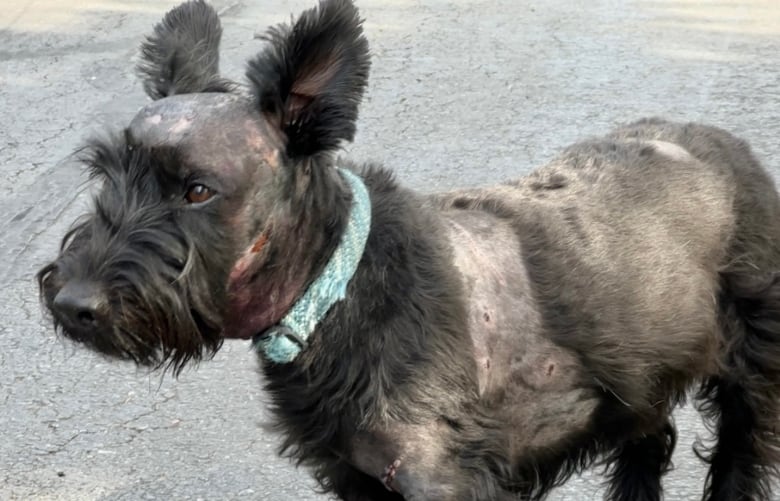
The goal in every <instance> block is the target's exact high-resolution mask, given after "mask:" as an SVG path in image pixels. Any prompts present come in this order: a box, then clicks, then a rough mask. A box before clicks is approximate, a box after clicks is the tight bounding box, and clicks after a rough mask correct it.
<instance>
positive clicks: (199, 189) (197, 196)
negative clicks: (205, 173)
mask: <svg viewBox="0 0 780 501" xmlns="http://www.w3.org/2000/svg"><path fill="white" fill-rule="evenodd" d="M213 196H214V192H213V191H212V190H211V188H209V187H208V186H204V185H202V184H193V185H192V186H190V188H189V189H188V190H187V194H186V195H184V198H185V199H186V200H187V202H188V203H191V204H202V203H203V202H205V201H206V200H208V199H210V198H211V197H213Z"/></svg>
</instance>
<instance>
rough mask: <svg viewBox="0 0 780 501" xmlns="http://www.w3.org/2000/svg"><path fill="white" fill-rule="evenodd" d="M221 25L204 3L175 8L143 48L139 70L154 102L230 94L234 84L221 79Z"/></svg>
mask: <svg viewBox="0 0 780 501" xmlns="http://www.w3.org/2000/svg"><path fill="white" fill-rule="evenodd" d="M220 38H222V26H221V25H220V22H219V16H218V15H217V13H216V11H214V9H213V8H212V7H211V6H210V5H208V4H207V3H206V2H204V1H203V0H190V1H188V2H186V3H183V4H181V5H179V6H178V7H175V8H173V9H172V10H170V11H169V12H168V13H167V14H165V17H164V18H163V20H162V21H160V23H158V24H157V25H156V26H155V27H154V32H153V33H152V34H151V35H149V36H148V37H146V41H145V42H144V43H143V44H142V45H141V60H140V62H139V63H138V66H137V68H136V70H137V72H138V75H139V76H140V77H141V79H142V81H143V86H144V90H145V91H146V93H147V94H148V95H149V97H151V98H152V99H160V98H163V97H166V96H172V95H174V94H187V93H193V92H229V91H230V90H231V89H232V87H233V84H231V82H229V81H228V80H224V79H222V78H221V77H220V76H219V41H220Z"/></svg>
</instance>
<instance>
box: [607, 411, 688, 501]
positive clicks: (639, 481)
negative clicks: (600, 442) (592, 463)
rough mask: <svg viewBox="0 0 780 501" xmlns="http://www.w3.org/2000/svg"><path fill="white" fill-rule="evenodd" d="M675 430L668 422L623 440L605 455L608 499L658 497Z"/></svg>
mask: <svg viewBox="0 0 780 501" xmlns="http://www.w3.org/2000/svg"><path fill="white" fill-rule="evenodd" d="M676 441H677V433H676V431H675V429H674V426H673V425H672V423H671V422H669V421H667V422H666V424H665V426H664V427H663V428H661V429H660V430H659V431H658V432H657V433H655V434H652V435H650V434H648V435H645V436H643V437H642V438H639V439H635V440H629V441H626V442H625V443H624V444H623V445H621V446H620V447H619V448H618V449H616V450H615V451H614V453H612V454H611V455H610V456H609V457H608V458H607V462H608V466H609V470H608V473H607V477H608V481H609V485H608V487H607V495H606V499H608V500H609V501H660V499H661V492H662V489H661V477H662V476H663V474H664V473H666V472H667V470H668V469H669V467H670V465H671V459H672V452H673V451H674V445H675V443H676Z"/></svg>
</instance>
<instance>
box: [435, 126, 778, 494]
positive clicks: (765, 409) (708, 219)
mask: <svg viewBox="0 0 780 501" xmlns="http://www.w3.org/2000/svg"><path fill="white" fill-rule="evenodd" d="M433 198H434V200H435V203H436V204H437V205H438V207H440V208H441V209H442V210H443V211H444V214H445V215H447V217H450V218H454V219H458V218H459V217H460V216H458V215H457V213H458V212H460V211H463V210H468V211H477V212H487V213H490V217H497V218H498V219H499V220H502V221H506V222H508V223H509V224H511V226H512V228H513V229H514V231H515V235H516V237H517V238H516V240H515V242H516V243H517V245H518V260H521V261H522V266H524V267H525V271H526V273H527V277H528V281H529V288H530V290H531V294H532V296H533V297H534V301H535V303H536V307H537V308H538V313H539V315H538V316H539V318H541V319H542V322H541V323H542V325H541V336H542V337H544V338H546V339H547V340H550V341H552V342H553V343H554V344H555V345H556V346H559V347H563V348H565V349H566V350H568V351H569V353H572V354H574V355H575V356H576V357H577V358H578V359H579V360H580V361H581V363H582V366H583V369H584V370H583V372H584V373H585V374H587V375H588V377H591V378H593V380H594V381H596V383H597V384H598V385H600V386H602V387H603V389H604V390H605V391H606V392H608V393H610V394H611V395H612V396H613V397H614V399H615V401H616V402H615V403H616V405H615V406H614V408H612V409H611V410H610V411H609V412H607V413H606V414H611V415H613V417H614V415H617V414H621V413H623V414H625V416H627V417H626V419H628V420H630V421H633V422H632V424H631V426H632V427H634V428H633V429H632V430H631V433H637V434H643V433H644V434H648V435H650V436H652V435H654V434H660V435H665V434H667V432H666V431H659V430H658V428H657V427H658V423H659V419H658V418H659V417H660V416H664V415H666V414H667V413H668V412H670V411H671V408H673V407H674V405H675V404H676V403H677V402H678V401H680V400H682V399H683V398H684V397H685V391H686V389H687V388H689V387H690V385H691V384H692V383H694V382H696V381H699V380H703V381H704V382H705V383H704V385H703V387H702V390H701V392H700V395H699V396H700V398H702V400H703V402H704V403H703V404H702V408H703V410H704V411H705V412H706V413H707V414H708V417H710V418H712V419H713V420H714V421H716V422H719V426H720V428H719V430H718V435H719V440H720V445H719V446H717V447H715V448H713V450H712V451H709V457H708V459H709V461H710V462H711V463H713V465H714V466H713V472H714V473H712V474H711V477H712V478H713V479H715V481H714V482H713V481H711V482H710V484H709V486H708V489H710V491H711V492H716V493H720V494H718V495H723V496H725V497H722V498H721V497H717V499H739V498H738V497H733V498H732V497H729V496H738V494H736V493H738V492H743V491H744V492H753V490H755V489H767V487H766V485H765V483H763V484H762V483H761V482H756V481H757V480H758V479H760V478H761V475H760V474H758V473H756V472H759V471H764V469H765V468H766V469H771V468H773V466H772V465H773V464H776V462H777V459H778V452H777V451H778V440H777V438H775V437H774V436H773V435H772V430H773V429H774V426H775V422H776V419H777V415H778V400H779V399H780V390H778V389H777V388H778V384H780V286H777V285H775V271H776V270H778V269H780V246H779V244H780V204H779V203H778V196H777V192H776V189H775V186H774V183H773V181H772V179H771V177H770V176H769V175H768V174H767V173H766V171H765V170H764V169H763V168H762V167H761V166H760V165H759V163H758V162H757V161H756V159H755V158H754V157H753V155H752V153H751V152H750V149H749V147H748V146H747V144H746V143H745V142H743V141H741V140H740V139H738V138H736V137H734V136H733V135H731V134H729V133H727V132H725V131H723V130H721V129H717V128H714V127H708V126H703V125H698V124H676V123H671V122H666V121H662V120H658V119H648V120H642V121H639V122H636V123H633V124H630V125H627V126H624V127H621V128H619V129H617V130H615V131H614V132H613V133H611V134H609V135H608V136H606V137H603V138H595V139H591V140H587V141H584V142H581V143H578V144H575V145H573V146H571V147H569V148H567V149H566V150H564V151H563V152H562V153H561V154H560V155H559V156H558V157H557V158H555V159H554V160H553V161H552V162H550V163H549V164H547V165H546V166H544V167H542V168H540V169H538V170H536V171H535V172H533V173H532V174H531V175H529V176H527V177H525V178H522V179H520V180H517V181H513V182H510V183H507V184H504V185H502V186H499V187H489V188H483V189H476V190H464V191H458V192H453V193H448V194H444V195H436V196H434V197H433ZM456 245H457V244H456ZM491 245H496V244H495V243H493V244H491ZM747 310H749V311H750V313H747ZM756 318H758V319H759V320H756ZM527 328H528V327H527V326H525V325H517V326H516V329H517V330H527ZM477 329H479V327H478V328H477ZM473 336H474V337H475V339H476V340H477V342H476V344H479V343H482V344H490V341H488V342H487V343H485V341H481V340H480V339H481V337H484V335H482V334H480V333H479V332H477V333H474V334H473ZM526 336H527V334H526ZM478 351H479V349H478ZM746 409H749V411H750V413H752V414H750V413H745V410H746ZM623 411H625V412H623ZM598 414H599V413H598V412H597V415H598ZM601 414H602V415H603V414H605V413H604V412H602V413H601ZM597 419H598V418H597ZM610 419H612V418H610ZM664 420H665V418H662V419H661V420H660V422H664ZM602 425H603V423H602ZM645 425H647V426H646V427H645ZM743 439H744V440H743ZM661 440H667V439H666V438H663V439H661ZM728 450H738V451H741V452H742V453H743V454H745V455H747V456H748V457H752V458H753V459H754V461H755V464H753V465H751V466H750V467H749V468H747V469H746V470H745V471H743V472H740V473H739V474H738V475H735V476H734V477H732V478H731V479H730V480H722V479H723V478H725V477H722V476H719V475H718V474H717V473H718V472H717V471H715V468H727V467H730V466H731V463H730V460H729V459H728V457H727V456H728V454H729V452H727V451H728ZM757 485H760V487H756V486H757ZM751 489H753V490H751ZM746 499H747V498H746Z"/></svg>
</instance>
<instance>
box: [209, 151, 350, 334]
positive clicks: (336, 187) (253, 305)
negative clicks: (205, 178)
mask: <svg viewBox="0 0 780 501" xmlns="http://www.w3.org/2000/svg"><path fill="white" fill-rule="evenodd" d="M275 189H276V190H278V191H281V193H279V194H277V195H273V197H274V198H276V199H277V201H276V202H274V208H273V209H272V210H271V212H270V213H269V215H268V216H266V217H265V218H264V224H263V227H261V228H260V229H259V230H257V231H259V232H260V233H259V235H258V237H257V238H256V240H255V242H254V243H252V244H250V246H249V248H248V249H247V250H246V251H245V253H244V255H243V256H242V257H241V258H240V259H239V260H238V262H237V264H236V265H235V266H234V269H233V271H232V272H231V276H230V279H229V283H228V296H229V298H230V300H229V304H228V310H227V312H226V314H225V316H224V329H223V335H224V337H227V338H239V339H250V338H252V337H253V336H255V335H257V334H258V333H262V332H265V331H266V330H267V329H269V328H270V327H272V326H274V325H277V324H278V323H279V322H280V321H281V320H282V318H284V317H285V315H287V313H288V312H289V311H290V309H291V308H292V307H293V305H294V304H295V302H296V301H297V300H298V298H300V297H301V296H302V295H303V294H304V293H305V292H306V290H307V288H308V286H309V285H310V284H312V283H313V282H314V281H315V280H316V278H317V277H318V276H319V275H320V274H321V273H322V271H323V270H324V269H325V267H326V265H327V263H328V261H329V260H330V257H331V256H332V255H333V254H334V252H335V251H336V248H337V247H338V246H339V243H340V241H341V236H342V235H343V233H344V231H345V229H346V226H347V222H348V221H349V216H350V213H351V203H352V193H351V190H350V187H349V185H348V184H347V182H346V181H345V180H344V179H343V178H342V176H341V175H340V174H339V171H338V170H337V169H334V168H333V167H330V166H328V165H320V166H316V168H313V169H310V171H309V172H303V169H301V172H297V171H296V172H293V173H291V174H290V175H289V177H287V178H284V179H282V180H280V182H279V183H278V184H277V187H276V188H275ZM269 196H270V195H269Z"/></svg>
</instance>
